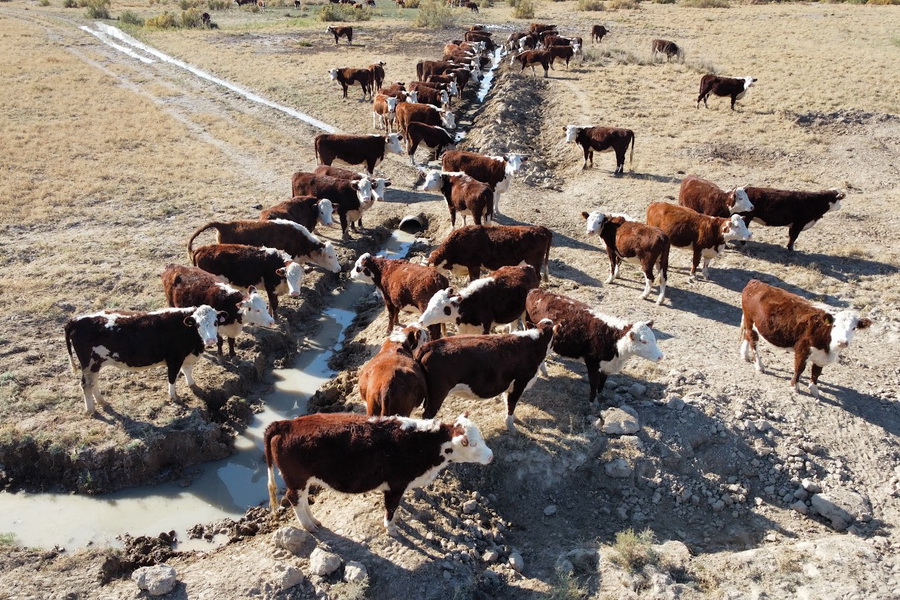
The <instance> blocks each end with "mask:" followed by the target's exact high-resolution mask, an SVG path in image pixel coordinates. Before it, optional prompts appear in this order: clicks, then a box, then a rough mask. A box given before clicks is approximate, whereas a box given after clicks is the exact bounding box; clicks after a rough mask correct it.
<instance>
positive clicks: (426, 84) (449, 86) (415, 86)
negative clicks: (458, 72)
mask: <svg viewBox="0 0 900 600" xmlns="http://www.w3.org/2000/svg"><path fill="white" fill-rule="evenodd" d="M424 88H428V89H432V90H446V92H447V93H448V94H450V95H451V96H459V86H458V85H457V84H456V82H455V81H451V82H450V83H437V82H434V81H412V82H410V84H409V89H410V91H413V92H417V93H418V91H419V90H421V89H424ZM418 101H419V100H418V98H416V99H411V100H409V102H418Z"/></svg>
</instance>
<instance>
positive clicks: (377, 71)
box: [366, 60, 385, 88]
mask: <svg viewBox="0 0 900 600" xmlns="http://www.w3.org/2000/svg"><path fill="white" fill-rule="evenodd" d="M384 64H385V63H384V61H383V60H379V61H378V62H377V63H375V64H372V65H369V66H368V67H366V68H367V69H369V71H370V72H371V73H372V84H373V85H374V86H375V87H376V88H380V87H381V84H382V83H384Z"/></svg>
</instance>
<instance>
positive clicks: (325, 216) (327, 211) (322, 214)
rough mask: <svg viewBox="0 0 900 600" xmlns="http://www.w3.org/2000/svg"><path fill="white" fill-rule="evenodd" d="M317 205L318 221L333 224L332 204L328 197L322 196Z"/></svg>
mask: <svg viewBox="0 0 900 600" xmlns="http://www.w3.org/2000/svg"><path fill="white" fill-rule="evenodd" d="M318 206H319V223H321V224H322V225H325V226H329V225H334V217H332V215H333V214H334V204H332V202H331V200H329V199H328V198H323V199H321V200H319V202H318Z"/></svg>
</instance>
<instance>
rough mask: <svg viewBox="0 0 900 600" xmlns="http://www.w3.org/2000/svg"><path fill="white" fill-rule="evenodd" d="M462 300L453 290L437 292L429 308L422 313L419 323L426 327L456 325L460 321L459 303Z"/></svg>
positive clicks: (429, 303)
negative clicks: (441, 324)
mask: <svg viewBox="0 0 900 600" xmlns="http://www.w3.org/2000/svg"><path fill="white" fill-rule="evenodd" d="M461 301H462V298H461V297H460V296H459V294H456V293H455V292H454V291H453V288H447V289H446V290H439V291H437V292H435V294H434V296H432V297H431V300H429V301H428V306H427V307H426V308H425V310H424V311H422V316H421V317H419V323H421V324H422V325H423V326H425V327H430V326H431V325H437V324H438V323H456V322H457V320H458V319H459V303H460V302H461Z"/></svg>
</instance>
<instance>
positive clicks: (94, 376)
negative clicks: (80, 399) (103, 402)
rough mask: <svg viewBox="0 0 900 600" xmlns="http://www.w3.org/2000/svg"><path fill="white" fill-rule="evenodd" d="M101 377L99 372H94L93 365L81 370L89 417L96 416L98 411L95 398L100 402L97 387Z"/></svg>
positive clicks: (82, 390)
mask: <svg viewBox="0 0 900 600" xmlns="http://www.w3.org/2000/svg"><path fill="white" fill-rule="evenodd" d="M99 376H100V373H99V370H96V371H95V370H93V369H92V368H91V365H89V366H88V368H86V369H82V370H81V393H82V394H83V395H84V410H85V412H86V413H87V414H89V415H92V414H94V413H95V412H96V410H97V409H96V408H95V406H94V398H95V397H96V398H97V400H98V401H99V399H100V392H99V390H98V385H97V380H98V379H99V378H100V377H99Z"/></svg>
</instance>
